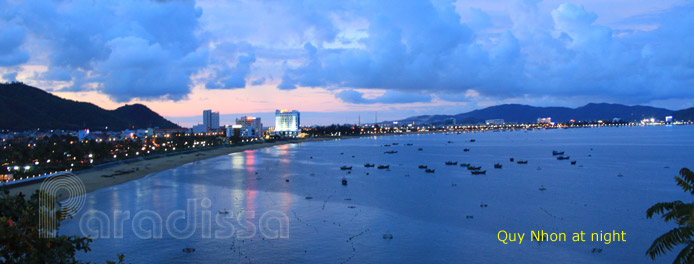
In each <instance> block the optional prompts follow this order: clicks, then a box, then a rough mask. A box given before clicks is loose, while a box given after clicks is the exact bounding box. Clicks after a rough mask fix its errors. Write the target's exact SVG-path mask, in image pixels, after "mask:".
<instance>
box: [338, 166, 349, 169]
mask: <svg viewBox="0 0 694 264" xmlns="http://www.w3.org/2000/svg"><path fill="white" fill-rule="evenodd" d="M340 169H341V170H351V169H352V166H342V167H340Z"/></svg>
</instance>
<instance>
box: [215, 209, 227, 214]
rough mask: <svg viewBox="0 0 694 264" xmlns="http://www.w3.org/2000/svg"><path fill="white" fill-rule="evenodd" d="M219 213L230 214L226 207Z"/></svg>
mask: <svg viewBox="0 0 694 264" xmlns="http://www.w3.org/2000/svg"><path fill="white" fill-rule="evenodd" d="M217 213H218V214H221V215H227V214H229V211H227V210H226V209H224V211H219V212H217Z"/></svg>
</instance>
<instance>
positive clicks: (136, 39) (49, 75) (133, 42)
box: [0, 0, 207, 102]
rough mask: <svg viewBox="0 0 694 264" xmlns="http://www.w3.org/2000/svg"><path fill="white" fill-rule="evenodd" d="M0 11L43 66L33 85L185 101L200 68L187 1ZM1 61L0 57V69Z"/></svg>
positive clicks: (200, 51)
mask: <svg viewBox="0 0 694 264" xmlns="http://www.w3.org/2000/svg"><path fill="white" fill-rule="evenodd" d="M6 7H7V9H6V11H5V12H4V14H3V15H2V16H0V20H5V21H6V22H7V21H19V22H16V23H17V24H18V26H19V27H21V29H22V30H23V31H25V32H28V35H30V36H31V38H32V39H33V40H34V41H36V42H38V43H41V45H42V46H40V47H41V48H42V49H40V50H36V49H35V50H33V51H32V54H33V53H35V54H37V57H40V58H41V57H45V58H47V61H43V62H39V63H44V64H45V65H46V66H48V71H47V72H44V73H41V74H38V75H37V76H36V78H37V80H52V81H61V82H72V84H70V85H69V87H67V88H65V91H80V89H90V88H88V87H86V86H85V85H84V84H86V83H97V84H98V85H97V87H98V88H97V90H98V91H100V92H102V93H104V94H106V95H107V96H109V97H110V98H111V99H113V100H114V101H117V102H127V101H130V100H132V99H133V98H140V99H145V100H152V99H165V100H180V99H183V98H185V97H186V96H187V94H188V93H190V88H189V86H190V85H192V82H191V80H190V76H191V75H192V74H193V73H195V72H197V71H198V70H200V69H202V68H203V67H205V66H206V60H207V58H206V57H204V56H205V55H206V54H207V53H206V52H205V48H204V47H202V43H203V42H202V41H201V39H200V38H199V37H198V36H197V35H196V32H197V31H198V29H199V25H198V18H199V17H200V16H201V15H202V10H201V9H200V8H198V7H196V6H195V2H193V1H166V2H162V1H132V0H129V1H119V2H111V1H82V0H76V1H58V2H55V1H48V2H46V1H34V0H29V1H20V2H14V3H11V4H10V3H8V4H7V6H6ZM1 22H2V21H0V23H1ZM18 32H20V33H21V31H18ZM3 33H5V32H3ZM5 35H7V34H0V36H5ZM13 35H22V34H19V33H17V34H13ZM16 39H17V40H23V37H18V38H16ZM2 42H3V43H4V41H2ZM20 43H21V42H20ZM0 45H9V44H6V43H5V44H0ZM14 45H15V46H16V44H14ZM15 49H16V48H15ZM5 50H8V49H6V48H5V47H2V49H0V51H5ZM10 50H11V49H10ZM4 59H5V58H4V57H3V56H2V54H0V64H2V65H5V64H6V63H3V62H4ZM15 61H16V62H15V64H16V63H24V62H26V61H27V59H23V60H15Z"/></svg>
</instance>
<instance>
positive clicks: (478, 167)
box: [467, 166, 482, 171]
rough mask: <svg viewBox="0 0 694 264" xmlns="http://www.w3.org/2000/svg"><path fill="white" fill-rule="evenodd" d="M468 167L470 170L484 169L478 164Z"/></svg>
mask: <svg viewBox="0 0 694 264" xmlns="http://www.w3.org/2000/svg"><path fill="white" fill-rule="evenodd" d="M467 169H468V170H471V171H474V170H480V169H482V166H477V167H474V166H468V167H467Z"/></svg>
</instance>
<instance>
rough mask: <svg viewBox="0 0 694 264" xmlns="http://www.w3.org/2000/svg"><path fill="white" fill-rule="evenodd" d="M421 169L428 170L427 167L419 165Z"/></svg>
mask: <svg viewBox="0 0 694 264" xmlns="http://www.w3.org/2000/svg"><path fill="white" fill-rule="evenodd" d="M419 168H420V169H426V168H427V165H419Z"/></svg>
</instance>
